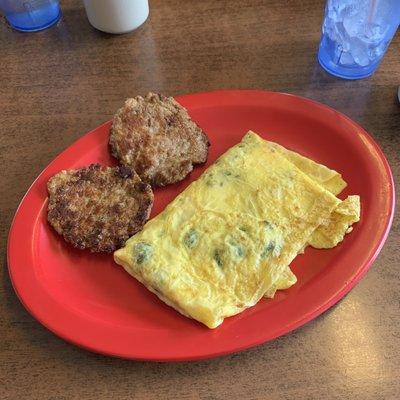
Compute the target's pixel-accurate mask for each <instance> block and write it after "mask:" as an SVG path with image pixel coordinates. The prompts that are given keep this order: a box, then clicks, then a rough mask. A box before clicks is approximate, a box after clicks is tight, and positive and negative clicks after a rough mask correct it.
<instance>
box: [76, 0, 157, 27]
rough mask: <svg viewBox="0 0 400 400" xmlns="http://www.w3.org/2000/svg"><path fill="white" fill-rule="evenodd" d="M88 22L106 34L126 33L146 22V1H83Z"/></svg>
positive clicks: (147, 7) (147, 11)
mask: <svg viewBox="0 0 400 400" xmlns="http://www.w3.org/2000/svg"><path fill="white" fill-rule="evenodd" d="M83 2H84V4H85V9H86V14H87V17H88V20H89V22H90V23H91V25H93V26H94V27H95V28H96V29H98V30H100V31H103V32H108V33H127V32H131V31H133V30H135V29H136V28H138V27H139V26H140V25H142V24H143V22H144V21H146V19H147V17H148V15H149V2H148V0H83Z"/></svg>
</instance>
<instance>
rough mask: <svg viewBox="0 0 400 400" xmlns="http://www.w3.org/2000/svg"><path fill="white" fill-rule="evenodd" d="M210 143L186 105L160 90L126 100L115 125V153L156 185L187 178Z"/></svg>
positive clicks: (205, 154) (204, 159) (113, 147)
mask: <svg viewBox="0 0 400 400" xmlns="http://www.w3.org/2000/svg"><path fill="white" fill-rule="evenodd" d="M208 146H209V142H208V138H207V136H206V134H205V133H204V132H203V131H202V130H201V128H200V127H199V126H197V125H196V123H195V122H194V121H192V120H191V118H190V117H189V114H188V113H187V111H186V109H185V108H183V107H182V106H181V105H180V104H179V103H178V102H176V101H175V100H174V99H173V98H172V97H165V96H162V95H160V94H154V93H149V94H148V95H147V96H146V97H145V98H143V97H141V96H137V97H135V98H132V99H128V100H126V102H125V105H124V106H123V107H122V108H120V109H119V110H118V111H117V113H116V115H115V116H114V120H113V124H112V127H111V134H110V147H111V153H112V155H113V156H114V157H116V158H117V159H118V160H119V161H120V162H121V164H123V165H127V166H130V167H132V168H134V169H135V171H136V172H137V173H138V174H139V176H140V177H141V178H142V180H143V181H144V182H147V183H150V184H151V185H152V186H164V185H168V184H170V183H174V182H178V181H181V180H182V179H184V178H185V176H186V175H187V174H189V173H190V172H191V171H192V169H193V165H194V164H202V163H204V162H205V161H206V160H207V155H208Z"/></svg>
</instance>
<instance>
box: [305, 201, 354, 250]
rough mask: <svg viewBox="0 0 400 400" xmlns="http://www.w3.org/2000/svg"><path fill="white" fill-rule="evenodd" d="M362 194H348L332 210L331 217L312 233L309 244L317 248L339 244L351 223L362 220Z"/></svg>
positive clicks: (349, 228)
mask: <svg viewBox="0 0 400 400" xmlns="http://www.w3.org/2000/svg"><path fill="white" fill-rule="evenodd" d="M360 209H361V206H360V196H355V195H353V196H348V197H347V199H346V200H343V201H342V202H341V203H340V204H339V205H338V206H337V207H336V208H335V209H334V210H333V212H332V214H331V215H330V217H329V219H328V220H327V221H325V222H324V223H323V224H322V225H320V226H319V227H318V228H317V229H316V230H315V232H314V233H313V234H312V235H311V238H310V240H309V244H310V245H311V246H312V247H315V248H316V249H330V248H332V247H335V246H337V245H338V244H339V243H340V242H341V241H342V240H343V239H344V236H345V235H346V233H349V232H350V231H351V230H352V228H351V225H352V224H354V223H355V222H358V221H359V220H360Z"/></svg>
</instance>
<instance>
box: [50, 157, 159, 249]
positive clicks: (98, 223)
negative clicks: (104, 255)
mask: <svg viewBox="0 0 400 400" xmlns="http://www.w3.org/2000/svg"><path fill="white" fill-rule="evenodd" d="M47 188H48V192H49V203H48V215H47V218H48V221H49V222H50V224H51V225H52V226H53V227H54V229H55V230H56V231H57V232H58V233H59V234H60V235H62V236H63V237H64V239H65V240H66V241H67V242H68V243H70V244H72V245H73V246H74V247H77V248H79V249H90V250H91V251H93V252H102V251H104V252H112V251H114V250H115V249H116V248H118V247H120V246H122V245H123V244H124V242H125V240H126V239H128V238H129V237H130V236H131V235H133V234H135V233H136V232H138V231H139V230H140V229H142V227H143V225H144V224H145V222H146V221H147V219H148V218H149V215H150V210H151V207H152V205H153V192H152V190H151V187H150V186H149V185H148V184H146V183H144V182H142V181H141V179H140V178H139V176H138V175H137V174H136V173H135V172H134V171H133V170H132V169H130V168H128V167H125V166H120V167H115V168H111V167H104V166H101V165H98V164H92V165H90V166H89V167H85V168H81V169H78V170H69V171H61V172H59V173H58V174H56V175H54V176H53V177H52V178H51V179H50V180H49V181H48V184H47Z"/></svg>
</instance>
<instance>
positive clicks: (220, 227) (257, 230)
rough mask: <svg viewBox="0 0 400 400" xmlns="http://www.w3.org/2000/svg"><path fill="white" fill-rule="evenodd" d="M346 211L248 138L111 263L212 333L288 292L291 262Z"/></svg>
mask: <svg viewBox="0 0 400 400" xmlns="http://www.w3.org/2000/svg"><path fill="white" fill-rule="evenodd" d="M340 203H341V201H340V200H339V199H338V198H336V197H335V196H334V195H333V194H332V193H331V192H330V191H329V190H326V189H325V188H324V187H323V186H321V185H320V184H319V183H318V182H316V181H315V180H313V179H312V178H311V177H310V176H309V175H307V174H305V173H304V172H302V171H301V170H300V169H299V168H298V167H297V166H296V165H295V164H294V163H293V162H291V161H289V160H288V159H287V158H286V157H285V156H284V155H283V154H282V151H279V150H278V149H276V148H274V146H269V145H266V142H265V141H264V140H263V139H261V138H260V137H259V136H258V135H257V134H255V133H253V132H249V133H248V134H247V135H246V136H245V137H244V138H243V140H242V141H241V142H240V143H239V144H238V145H236V146H234V147H232V148H231V149H230V150H228V151H227V152H226V153H225V154H224V155H222V156H221V157H220V158H219V159H218V160H217V161H216V162H215V163H214V164H213V165H212V166H210V167H209V168H208V169H207V170H206V171H205V172H204V173H203V174H202V175H201V177H200V178H199V179H198V180H196V181H194V182H193V183H192V184H191V185H189V186H188V187H187V188H186V190H185V191H183V192H182V193H181V194H180V195H178V197H177V198H176V199H175V200H174V201H173V202H172V203H170V204H169V205H168V206H167V208H166V209H165V210H164V211H163V212H162V213H161V214H159V215H158V216H157V217H155V218H154V219H152V220H150V221H149V222H148V223H147V224H146V225H145V227H144V229H143V230H142V231H141V232H139V233H138V234H136V235H135V236H133V237H132V238H130V239H129V240H128V241H127V242H126V243H125V246H124V247H123V248H122V249H120V250H117V251H116V252H115V253H114V259H115V261H116V262H117V263H118V264H120V265H122V266H123V267H124V268H125V269H126V271H127V272H128V273H129V274H131V275H132V276H134V277H135V278H136V279H138V280H139V281H140V282H142V283H143V284H144V285H145V286H146V287H147V288H148V289H149V290H151V291H152V292H154V293H155V294H156V295H157V296H158V297H159V298H160V299H161V300H163V301H164V302H166V303H167V304H169V305H170V306H172V307H174V308H175V309H176V310H178V311H179V312H181V313H182V314H184V315H186V316H189V317H191V318H194V319H196V320H198V321H200V322H202V323H203V324H205V325H206V326H208V327H209V328H215V327H217V326H218V325H220V324H221V323H222V321H223V320H224V318H225V317H228V316H231V315H235V314H238V313H240V312H241V311H243V310H244V309H246V308H248V307H251V306H253V305H254V304H256V303H257V302H258V301H259V300H260V298H261V297H262V296H264V295H271V293H272V294H273V292H274V290H277V289H279V288H281V287H288V286H290V285H291V284H292V283H293V282H294V281H295V277H294V276H293V274H292V273H291V271H290V269H288V266H289V264H290V262H291V261H292V260H293V259H294V258H295V257H296V255H297V254H298V253H299V252H301V251H302V250H303V249H304V247H305V246H306V245H307V243H308V240H309V238H310V236H311V235H312V233H313V232H314V230H315V229H316V228H317V227H318V226H320V225H321V224H324V223H325V222H326V221H327V220H328V219H329V218H330V215H331V213H332V211H333V210H334V209H335V208H336V207H337V206H338V205H339V204H340ZM285 274H286V276H285Z"/></svg>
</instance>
